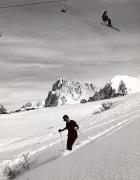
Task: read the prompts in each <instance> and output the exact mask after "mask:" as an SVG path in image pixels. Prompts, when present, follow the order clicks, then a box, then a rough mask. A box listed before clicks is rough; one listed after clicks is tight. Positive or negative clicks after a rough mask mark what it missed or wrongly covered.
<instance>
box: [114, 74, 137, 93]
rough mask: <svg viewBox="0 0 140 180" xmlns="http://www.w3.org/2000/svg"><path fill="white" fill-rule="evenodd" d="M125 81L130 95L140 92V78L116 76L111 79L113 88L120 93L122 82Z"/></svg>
mask: <svg viewBox="0 0 140 180" xmlns="http://www.w3.org/2000/svg"><path fill="white" fill-rule="evenodd" d="M121 81H123V82H124V83H125V85H126V88H127V92H128V94H131V93H136V92H140V78H139V77H137V78H136V77H130V76H123V75H121V76H119V75H117V76H115V77H113V78H112V79H111V83H112V88H113V89H115V90H116V92H118V87H119V85H120V82H121Z"/></svg>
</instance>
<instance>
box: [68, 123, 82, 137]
mask: <svg viewBox="0 0 140 180" xmlns="http://www.w3.org/2000/svg"><path fill="white" fill-rule="evenodd" d="M75 127H77V128H78V129H79V126H78V124H77V123H76V122H75V121H74V120H70V122H68V123H66V129H68V136H73V137H75V138H77V131H76V130H75V129H74V128H75Z"/></svg>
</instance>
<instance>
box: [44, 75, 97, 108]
mask: <svg viewBox="0 0 140 180" xmlns="http://www.w3.org/2000/svg"><path fill="white" fill-rule="evenodd" d="M96 89H97V88H96V87H95V86H94V85H93V84H87V83H85V84H81V83H79V82H75V81H70V80H67V79H64V78H60V79H59V80H58V81H57V82H56V83H54V84H53V86H52V90H51V91H50V92H49V94H48V97H47V98H46V101H45V106H46V107H51V106H57V105H63V104H75V103H79V102H80V101H81V100H82V99H85V100H88V99H89V97H91V96H93V94H94V92H95V90H96Z"/></svg>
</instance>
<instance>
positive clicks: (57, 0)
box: [0, 0, 67, 9]
mask: <svg viewBox="0 0 140 180" xmlns="http://www.w3.org/2000/svg"><path fill="white" fill-rule="evenodd" d="M61 1H67V0H51V1H40V2H33V3H25V4H15V5H8V6H0V9H4V8H14V7H19V6H33V5H40V4H49V3H57V2H61Z"/></svg>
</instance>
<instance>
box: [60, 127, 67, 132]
mask: <svg viewBox="0 0 140 180" xmlns="http://www.w3.org/2000/svg"><path fill="white" fill-rule="evenodd" d="M66 129H67V127H65V128H63V129H59V130H58V131H59V132H62V131H65V130H66Z"/></svg>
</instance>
